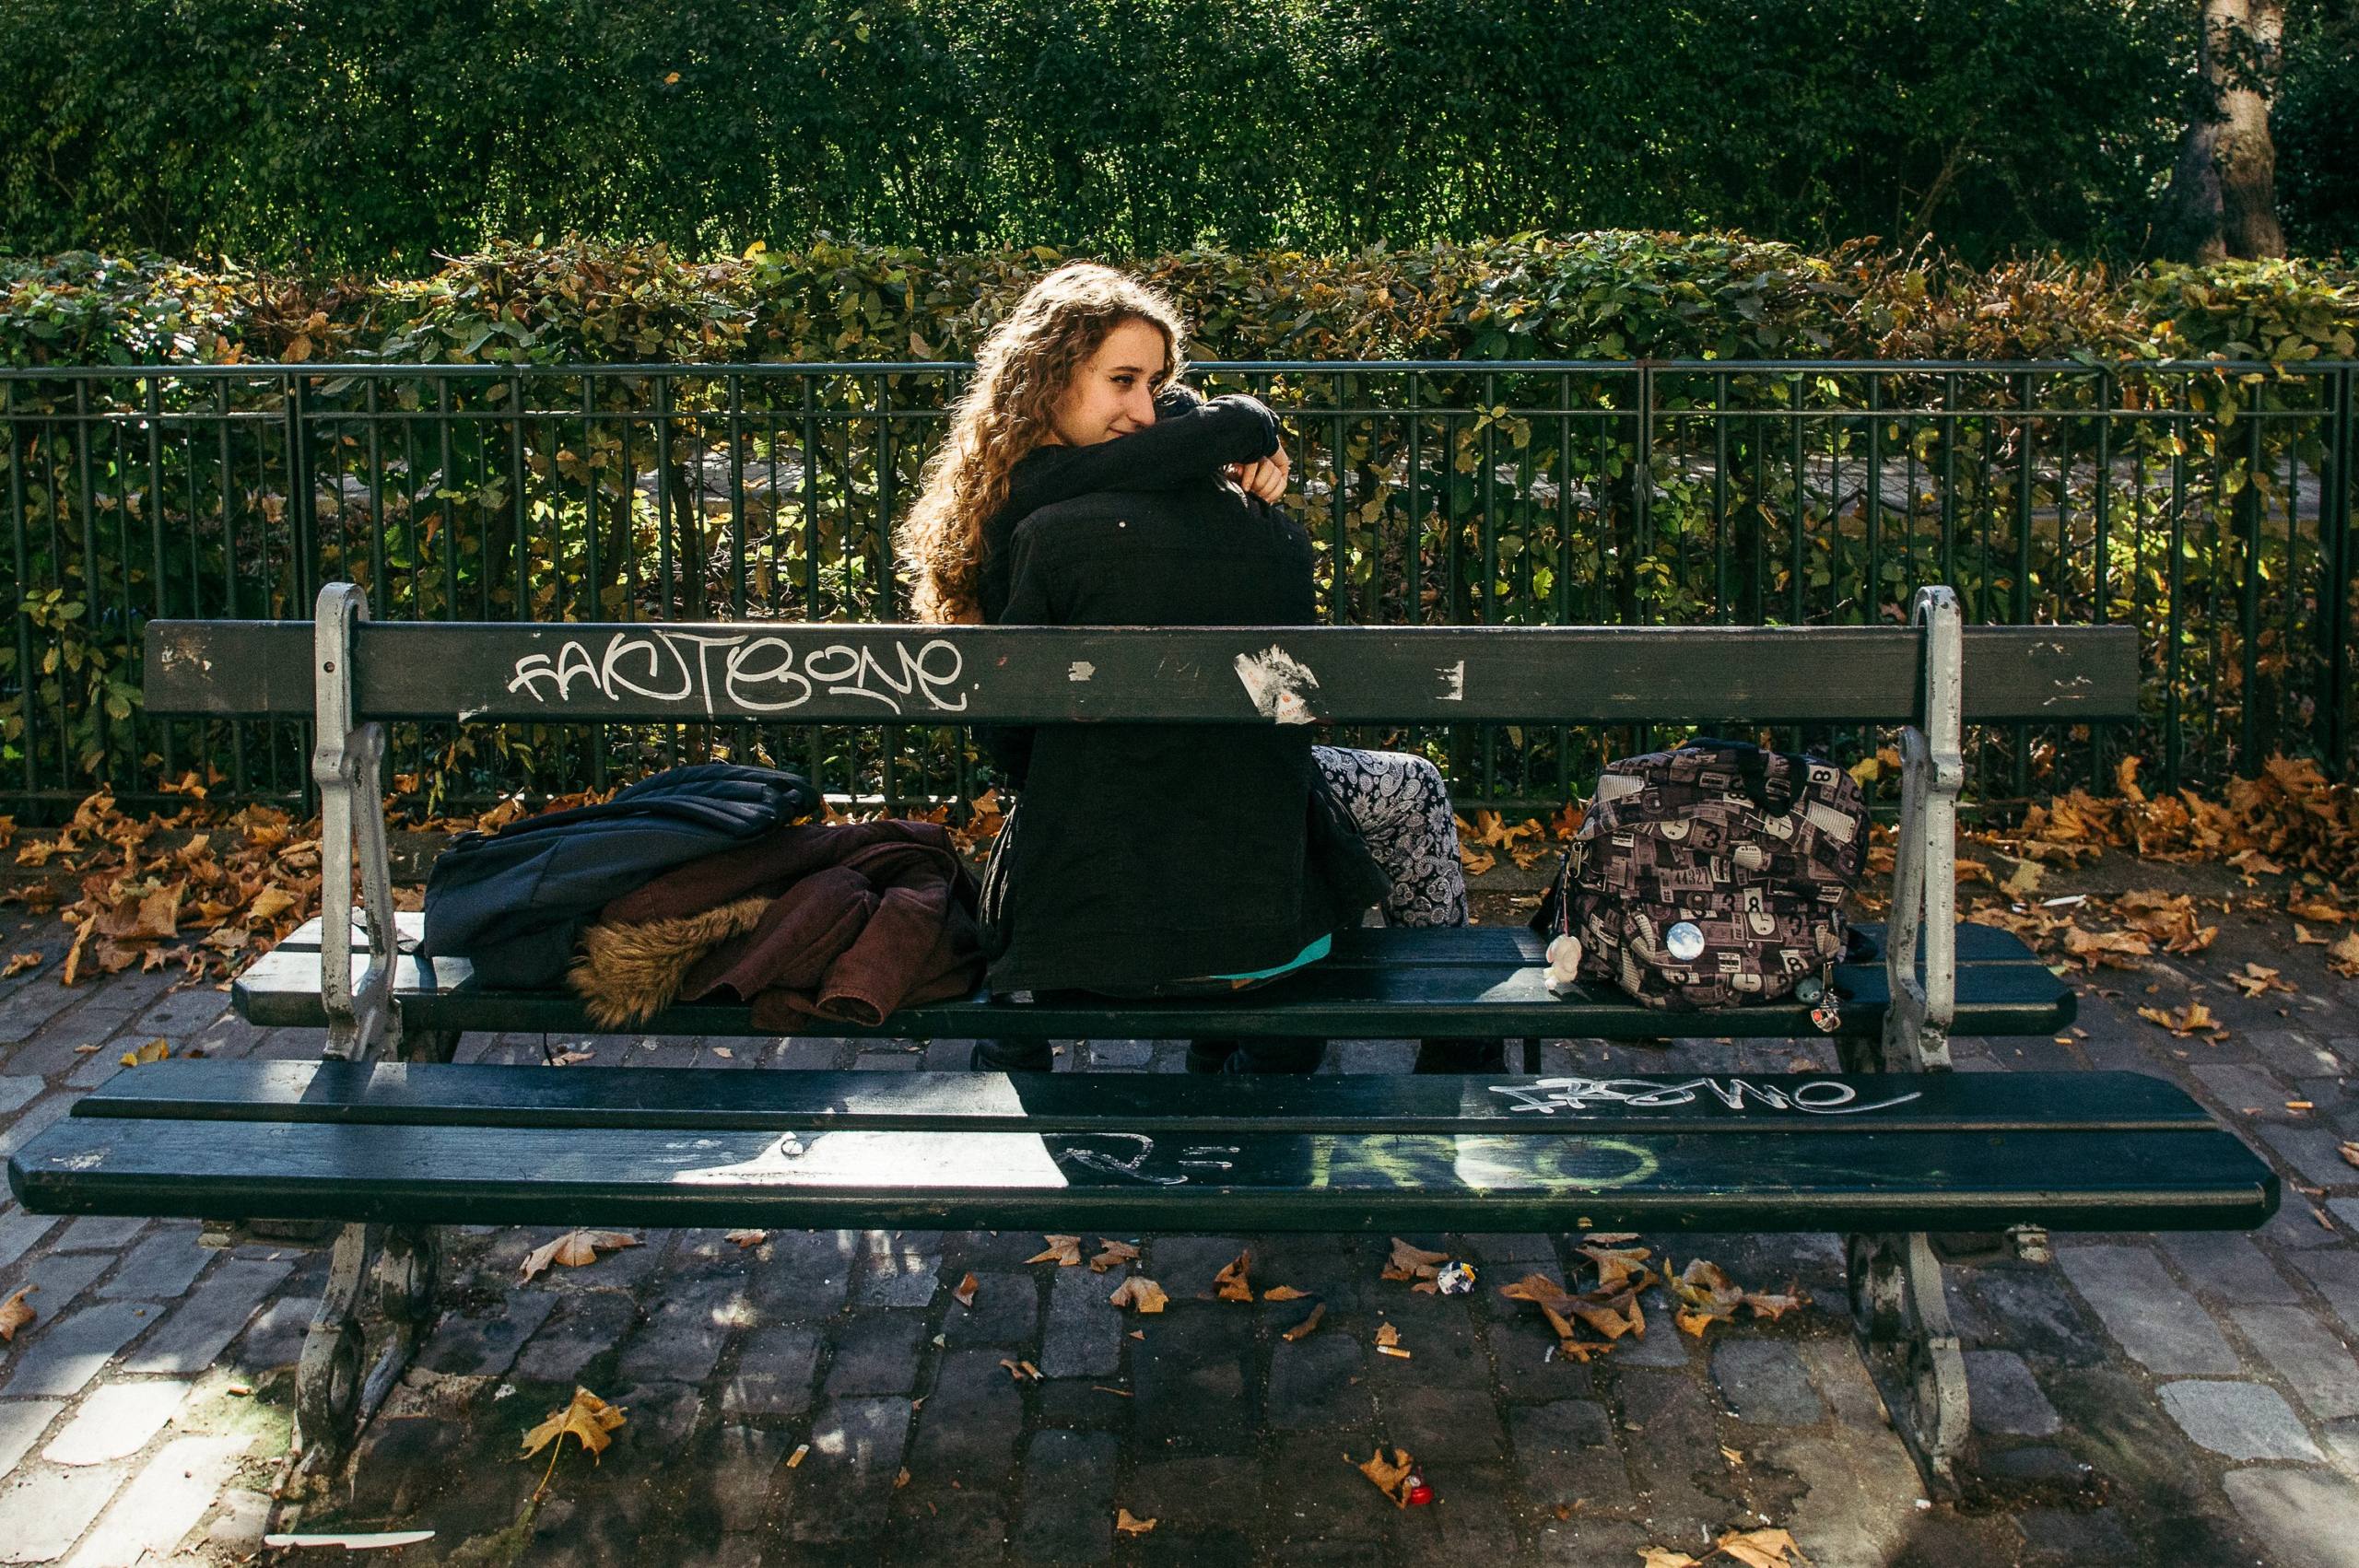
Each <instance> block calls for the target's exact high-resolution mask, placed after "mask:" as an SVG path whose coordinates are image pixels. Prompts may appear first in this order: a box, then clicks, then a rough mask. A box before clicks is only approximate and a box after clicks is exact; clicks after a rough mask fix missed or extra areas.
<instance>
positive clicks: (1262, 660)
mask: <svg viewBox="0 0 2359 1568" xmlns="http://www.w3.org/2000/svg"><path fill="white" fill-rule="evenodd" d="M1237 678H1238V680H1240V681H1242V682H1244V683H1245V695H1246V696H1250V697H1251V698H1252V699H1253V707H1254V708H1255V710H1256V711H1258V712H1259V713H1260V714H1261V715H1262V718H1264V719H1271V720H1276V721H1277V722H1278V723H1281V724H1308V723H1309V722H1310V721H1311V718H1312V715H1311V711H1310V701H1309V698H1308V697H1307V696H1304V695H1303V694H1304V693H1306V692H1310V691H1316V690H1318V688H1319V677H1318V676H1316V675H1314V674H1312V673H1310V669H1309V666H1308V665H1306V664H1304V663H1303V662H1302V661H1300V660H1298V659H1297V658H1295V656H1294V655H1293V654H1291V653H1288V652H1287V651H1286V650H1285V649H1283V648H1280V647H1279V646H1278V645H1277V644H1276V643H1272V644H1271V645H1270V647H1269V649H1268V650H1267V651H1265V652H1262V653H1240V654H1238V656H1237Z"/></svg>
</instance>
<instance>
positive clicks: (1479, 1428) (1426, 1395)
mask: <svg viewBox="0 0 2359 1568" xmlns="http://www.w3.org/2000/svg"><path fill="white" fill-rule="evenodd" d="M1377 1424H1378V1427H1379V1430H1380V1431H1381V1432H1382V1433H1383V1434H1384V1437H1385V1440H1386V1441H1387V1442H1390V1443H1395V1444H1398V1445H1400V1446H1402V1447H1403V1448H1406V1449H1407V1450H1409V1452H1410V1453H1412V1454H1414V1455H1415V1456H1416V1457H1418V1458H1420V1459H1425V1460H1432V1461H1437V1462H1442V1463H1448V1464H1451V1465H1461V1464H1490V1463H1496V1461H1498V1460H1500V1459H1504V1458H1505V1457H1507V1452H1508V1434H1507V1428H1506V1427H1505V1426H1504V1425H1503V1424H1501V1422H1500V1421H1499V1410H1498V1406H1497V1405H1496V1403H1494V1402H1493V1401H1492V1400H1491V1399H1490V1398H1485V1397H1481V1396H1476V1395H1471V1394H1468V1393H1467V1392H1465V1391H1464V1390H1462V1389H1457V1388H1400V1389H1395V1390H1393V1391H1391V1392H1389V1393H1387V1394H1386V1395H1385V1396H1384V1398H1383V1400H1382V1401H1381V1403H1380V1405H1379V1418H1378V1423H1377Z"/></svg>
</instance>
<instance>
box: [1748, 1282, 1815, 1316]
mask: <svg viewBox="0 0 2359 1568" xmlns="http://www.w3.org/2000/svg"><path fill="white" fill-rule="evenodd" d="M1744 1305H1747V1306H1749V1307H1751V1308H1752V1309H1753V1316H1755V1317H1766V1318H1768V1319H1770V1320H1771V1321H1772V1322H1774V1321H1776V1320H1777V1319H1778V1318H1780V1317H1783V1316H1785V1315H1786V1314H1787V1313H1789V1312H1791V1311H1793V1310H1794V1309H1795V1308H1796V1307H1802V1306H1808V1305H1810V1293H1809V1292H1807V1291H1801V1290H1797V1289H1795V1288H1794V1285H1793V1282H1792V1281H1787V1284H1786V1288H1785V1289H1784V1290H1783V1291H1782V1292H1775V1293H1773V1292H1769V1291H1747V1292H1745V1293H1744Z"/></svg>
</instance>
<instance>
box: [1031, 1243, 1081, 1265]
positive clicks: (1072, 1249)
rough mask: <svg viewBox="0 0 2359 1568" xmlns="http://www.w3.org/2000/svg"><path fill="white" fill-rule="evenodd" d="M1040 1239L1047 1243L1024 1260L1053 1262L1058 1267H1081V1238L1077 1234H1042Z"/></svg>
mask: <svg viewBox="0 0 2359 1568" xmlns="http://www.w3.org/2000/svg"><path fill="white" fill-rule="evenodd" d="M1040 1239H1041V1240H1042V1241H1045V1242H1047V1243H1048V1244H1049V1245H1048V1246H1044V1247H1042V1248H1041V1249H1040V1250H1039V1251H1038V1252H1036V1253H1034V1254H1033V1255H1032V1256H1031V1257H1029V1258H1026V1259H1025V1260H1024V1261H1025V1262H1027V1263H1053V1264H1055V1265H1056V1266H1057V1267H1058V1268H1060V1269H1078V1268H1080V1267H1081V1238H1080V1237H1079V1236H1057V1235H1042V1236H1041V1238H1040Z"/></svg>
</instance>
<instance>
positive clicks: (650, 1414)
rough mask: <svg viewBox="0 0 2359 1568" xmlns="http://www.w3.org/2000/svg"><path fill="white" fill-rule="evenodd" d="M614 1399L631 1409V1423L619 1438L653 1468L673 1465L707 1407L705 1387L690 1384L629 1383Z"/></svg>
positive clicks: (641, 1461)
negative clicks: (699, 1415) (705, 1406)
mask: <svg viewBox="0 0 2359 1568" xmlns="http://www.w3.org/2000/svg"><path fill="white" fill-rule="evenodd" d="M614 1402H615V1403H616V1404H617V1405H620V1406H621V1407H622V1408H623V1409H625V1410H628V1411H629V1412H630V1417H629V1422H630V1424H629V1425H628V1426H626V1427H624V1428H623V1429H622V1431H621V1432H619V1433H616V1436H617V1438H618V1439H622V1440H624V1445H625V1447H626V1448H628V1449H631V1450H636V1451H637V1452H638V1453H639V1454H640V1455H642V1456H644V1457H642V1458H641V1459H640V1460H639V1463H640V1464H642V1465H647V1466H650V1467H660V1466H663V1465H666V1464H669V1463H671V1462H672V1460H673V1459H674V1458H675V1457H677V1456H678V1455H680V1454H681V1452H682V1451H683V1450H684V1449H685V1447H686V1446H687V1441H688V1433H690V1432H691V1431H693V1430H694V1429H695V1427H696V1424H697V1417H698V1414H699V1413H700V1412H701V1411H702V1410H703V1409H704V1396H703V1392H702V1390H700V1389H698V1387H696V1386H695V1385H693V1384H688V1383H630V1384H626V1385H624V1386H623V1387H621V1388H620V1389H618V1390H617V1391H616V1394H615V1399H614Z"/></svg>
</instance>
